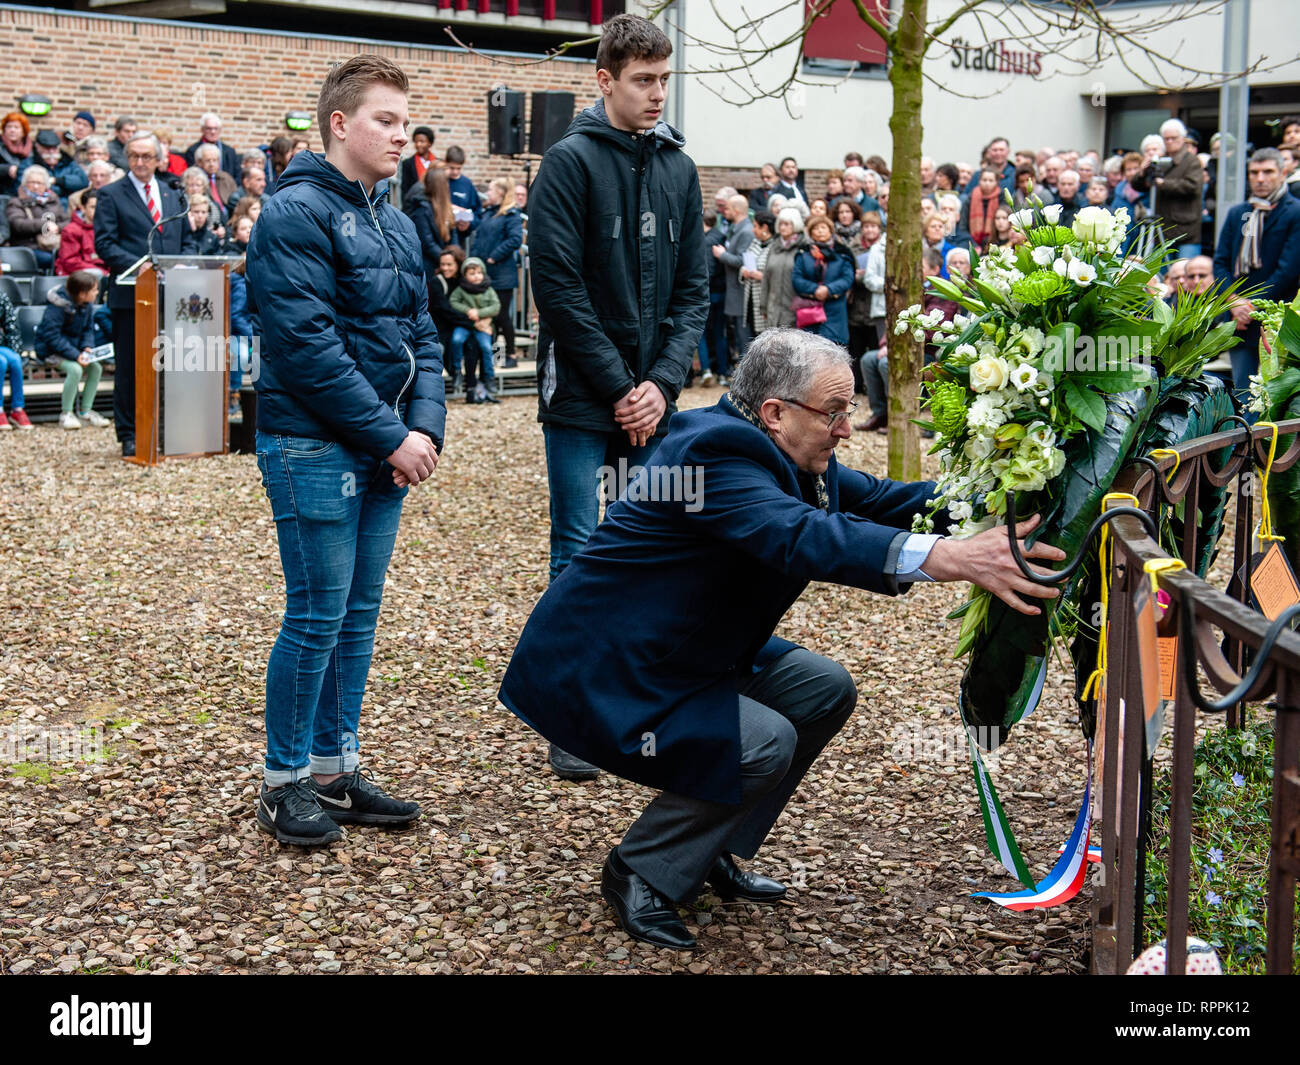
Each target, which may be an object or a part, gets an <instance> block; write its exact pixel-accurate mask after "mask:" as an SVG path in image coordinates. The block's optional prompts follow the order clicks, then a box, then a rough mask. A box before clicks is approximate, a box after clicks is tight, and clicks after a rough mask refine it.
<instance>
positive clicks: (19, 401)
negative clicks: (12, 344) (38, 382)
mask: <svg viewBox="0 0 1300 1065" xmlns="http://www.w3.org/2000/svg"><path fill="white" fill-rule="evenodd" d="M0 363H3V365H2V366H0V393H2V392H3V391H4V379H5V378H6V377H7V378H9V409H10V410H22V407H23V402H24V401H23V358H22V356H21V355H19V354H18V352H16V351H14V349H13V348H6V347H4V346H3V345H0Z"/></svg>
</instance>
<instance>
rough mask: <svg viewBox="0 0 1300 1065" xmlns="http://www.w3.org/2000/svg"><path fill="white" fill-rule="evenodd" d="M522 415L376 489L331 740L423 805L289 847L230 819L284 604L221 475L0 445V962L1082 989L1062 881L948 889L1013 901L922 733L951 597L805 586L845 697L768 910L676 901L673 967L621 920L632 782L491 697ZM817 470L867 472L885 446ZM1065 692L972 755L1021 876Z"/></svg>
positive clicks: (525, 605)
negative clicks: (790, 977)
mask: <svg viewBox="0 0 1300 1065" xmlns="http://www.w3.org/2000/svg"><path fill="white" fill-rule="evenodd" d="M719 395H720V392H719V391H718V390H716V389H712V390H708V391H705V390H703V389H698V388H697V389H695V390H693V391H689V392H687V393H685V394H684V401H683V406H686V407H690V406H699V405H701V404H703V403H706V402H713V401H715V400H716V399H717V397H718V396H719ZM535 403H536V401H535V400H534V399H531V398H509V399H506V400H504V401H503V402H502V404H501V405H500V407H496V408H490V407H468V406H465V405H463V404H459V403H457V404H454V405H453V406H452V409H451V411H450V417H449V423H450V424H449V436H450V439H451V444H450V445H449V446H448V448H447V451H446V453H445V454H444V456H443V458H442V461H441V464H440V466H439V469H438V472H437V474H436V475H435V477H434V480H433V481H432V482H431V483H430V484H429V485H427V486H425V487H423V488H421V489H419V490H417V491H415V492H412V493H411V495H410V497H409V498H408V501H407V505H406V513H405V515H404V517H403V521H402V527H401V532H400V535H399V537H398V544H397V549H396V552H395V554H394V557H393V564H392V569H391V570H390V573H389V581H388V587H387V590H386V594H385V598H384V608H383V612H382V614H381V617H380V625H379V633H378V638H377V640H376V646H375V658H374V664H373V667H372V669H371V674H370V685H369V690H368V697H367V703H366V706H365V708H364V711H363V714H362V736H361V744H362V747H363V749H364V762H365V764H366V765H367V766H368V767H369V768H370V769H371V770H372V771H373V772H374V773H375V775H376V777H377V778H378V779H379V780H380V782H381V783H383V784H385V785H386V786H388V787H389V788H390V789H391V790H393V791H395V792H397V793H399V794H401V795H402V796H404V797H411V798H417V799H418V800H419V801H420V802H421V803H422V804H423V806H424V810H425V816H424V817H423V818H422V819H421V820H420V821H419V822H417V824H416V826H414V827H413V828H412V829H410V830H408V831H404V832H383V831H379V830H374V829H356V828H353V829H351V830H347V834H346V838H345V839H344V840H343V841H342V842H341V843H339V844H336V845H334V846H333V847H331V848H328V849H326V850H323V851H315V852H309V851H306V850H303V849H300V848H292V847H288V848H286V847H281V846H280V845H278V844H277V843H275V842H274V841H273V840H272V839H271V838H270V837H269V836H267V835H265V834H264V833H262V832H260V831H258V829H257V827H256V824H255V820H254V817H253V811H254V802H255V796H256V793H257V787H258V783H259V780H260V763H261V757H262V749H263V734H262V733H263V722H262V699H263V680H264V675H265V674H264V671H265V665H266V657H267V654H268V651H269V649H270V646H271V643H272V641H273V640H274V637H275V633H276V631H277V629H278V623H279V617H280V613H281V611H282V609H283V591H282V588H283V584H282V577H281V572H280V566H279V558H278V553H277V550H276V544H275V533H274V528H273V525H272V522H271V516H270V509H269V506H268V504H267V502H266V500H265V497H264V495H263V493H262V489H261V485H260V482H259V475H258V472H257V467H256V463H255V461H254V460H253V458H252V457H251V456H229V457H225V458H219V459H210V460H206V461H199V462H177V463H173V464H170V465H167V466H164V467H162V468H159V469H156V470H152V471H141V470H139V469H137V468H135V467H133V466H128V465H127V464H125V463H123V462H121V461H120V459H118V458H117V457H116V453H115V451H114V450H113V449H112V442H111V432H110V431H109V430H85V431H82V432H79V433H65V432H62V431H61V430H59V429H56V428H52V427H48V428H47V427H41V428H38V429H37V430H36V431H35V432H31V433H17V432H15V433H10V434H5V436H4V438H3V439H0V513H4V514H5V515H6V516H7V521H6V522H5V523H4V524H3V526H0V552H3V554H2V556H0V557H3V558H4V560H5V561H4V564H3V566H2V567H0V597H2V600H3V602H4V603H5V605H6V606H7V607H8V609H7V610H6V611H5V612H4V614H3V615H0V738H2V739H4V740H5V742H6V750H5V754H4V764H3V765H2V766H0V826H2V832H0V971H8V972H15V973H18V972H78V971H87V970H89V971H101V970H103V971H120V972H136V971H150V972H180V971H188V972H243V971H253V972H271V971H295V972H340V971H343V972H375V971H381V972H401V971H404V972H448V971H454V972H542V971H552V970H575V971H584V972H586V971H591V972H628V971H643V972H645V971H651V972H676V971H690V972H694V973H701V972H893V973H906V972H953V971H956V972H983V973H989V972H997V973H1012V972H1014V973H1027V972H1049V973H1050V972H1060V973H1065V972H1080V971H1084V970H1085V968H1086V952H1087V932H1088V912H1089V902H1090V900H1091V892H1090V890H1089V889H1088V888H1085V890H1084V892H1083V893H1082V894H1081V895H1080V896H1079V897H1078V898H1077V899H1076V900H1075V901H1074V902H1072V903H1071V904H1069V905H1068V906H1066V907H1063V908H1060V909H1055V910H1049V911H1040V912H1037V913H1027V914H1016V913H1011V912H1008V911H1004V910H1001V909H1000V908H998V907H996V906H994V905H992V904H991V903H988V902H984V901H981V900H978V899H971V898H969V897H968V894H969V892H971V891H978V890H995V891H1011V890H1017V888H1018V885H1017V884H1016V882H1015V880H1014V879H1012V878H1011V877H1009V876H1007V875H1006V874H1005V873H1003V872H1001V871H1000V867H998V866H997V865H996V863H995V862H994V861H993V860H992V859H991V858H990V857H989V855H988V851H987V847H986V845H985V843H984V839H983V828H982V824H981V820H980V814H979V805H978V801H977V799H976V796H975V793H974V791H973V788H972V785H971V774H970V769H969V765H968V762H967V758H966V754H965V747H964V740H963V738H962V735H961V732H960V729H959V725H958V719H957V717H956V716H955V693H956V690H957V683H958V679H959V676H960V669H959V667H958V665H957V664H956V663H954V662H953V661H952V659H951V648H952V646H953V642H954V638H955V634H956V623H955V622H948V621H945V620H943V618H944V615H945V614H946V613H947V612H948V611H949V610H950V609H951V608H952V607H953V606H955V605H956V604H957V603H958V602H959V600H960V597H961V595H962V594H963V593H962V591H961V589H960V588H958V587H954V586H944V587H938V586H936V587H918V588H916V589H914V590H913V591H912V592H911V594H909V595H907V596H904V597H901V598H899V599H888V598H883V597H878V596H872V595H869V594H868V593H866V592H861V591H857V590H853V589H847V588H839V587H834V586H830V585H817V586H814V587H812V588H810V589H809V591H808V592H807V593H806V594H805V595H804V597H803V598H802V599H801V600H800V602H799V603H797V604H796V606H795V607H794V609H793V610H792V611H791V612H790V614H789V615H788V616H787V618H786V619H785V621H784V622H783V624H782V626H781V628H780V630H779V632H780V634H781V635H784V636H786V637H789V638H791V639H794V640H797V641H799V642H801V643H803V644H805V645H806V646H808V647H809V648H811V649H813V650H815V651H818V652H820V653H823V654H827V655H830V656H832V657H834V658H836V659H838V660H839V661H841V662H843V663H844V664H845V665H846V666H847V667H848V668H849V669H850V670H851V671H852V673H853V674H854V676H855V677H856V678H857V680H858V684H859V688H860V690H861V699H860V701H859V705H858V710H857V712H856V714H855V715H854V717H853V718H852V720H851V721H850V722H849V724H848V726H847V727H846V728H845V729H844V731H843V732H842V733H841V734H840V736H839V737H838V738H837V739H836V741H834V742H833V743H832V745H831V746H830V747H829V748H828V749H827V750H826V752H825V753H824V754H823V756H822V758H821V759H820V760H819V761H818V762H817V763H816V764H815V765H814V767H813V770H812V772H811V773H810V774H809V776H808V778H807V779H806V780H805V782H804V785H803V787H802V788H801V789H800V791H799V792H798V793H797V794H796V796H795V799H794V801H793V802H792V803H791V804H790V805H789V806H788V807H787V809H786V812H785V814H784V815H783V817H782V819H781V820H780V821H779V822H778V824H777V826H776V828H775V829H774V831H773V834H772V836H771V837H770V838H769V840H768V842H767V845H766V846H765V847H764V849H763V850H762V851H761V852H760V855H759V857H758V859H756V860H755V863H754V865H755V868H758V869H760V870H761V871H763V872H765V873H769V874H771V875H775V876H777V877H779V878H782V879H784V880H785V881H786V882H788V883H789V884H790V885H791V888H792V890H791V893H790V896H789V898H788V900H787V902H786V903H784V904H783V905H780V906H776V907H759V906H753V905H749V904H744V903H728V904H724V903H722V902H720V901H719V900H718V898H717V897H716V896H713V895H711V894H710V895H704V896H702V897H701V898H700V899H699V900H698V902H697V904H696V909H695V912H694V913H692V914H690V915H689V916H688V917H687V925H688V927H689V928H690V929H691V931H692V932H693V933H694V934H696V935H697V936H698V937H699V940H700V948H701V949H700V950H698V951H697V952H695V953H693V954H690V953H680V954H679V953H675V952H672V951H667V950H658V949H655V948H651V947H648V946H645V945H643V944H639V943H636V942H634V941H632V940H630V939H629V938H628V937H627V936H626V935H624V934H623V932H622V931H620V930H619V928H618V927H617V925H616V923H615V921H614V918H613V915H612V913H611V911H610V910H609V908H608V907H607V906H606V904H605V903H604V901H603V900H602V899H601V897H600V892H599V876H600V867H601V863H602V861H603V860H604V858H605V855H606V852H607V851H608V849H609V847H610V846H612V845H613V844H614V843H616V842H617V840H618V838H619V836H620V834H621V832H622V831H623V830H624V829H625V828H626V827H627V825H628V824H629V823H630V822H631V821H632V820H633V819H634V818H635V817H636V815H637V814H638V813H639V811H640V809H641V808H642V807H643V806H644V804H645V802H646V801H647V799H648V797H649V795H650V792H649V791H647V790H646V789H644V788H641V787H639V786H637V785H633V784H629V783H626V782H624V781H621V780H617V779H615V778H613V777H610V776H609V775H604V776H602V777H601V778H600V779H599V780H598V781H596V782H595V783H591V784H569V783H562V782H560V781H558V780H556V779H555V778H554V777H552V776H551V775H550V774H549V772H547V771H546V770H545V769H544V755H545V745H544V743H543V742H542V741H540V740H539V738H538V737H537V736H536V735H535V734H533V733H532V732H530V731H529V730H528V729H527V728H525V727H524V726H523V725H522V724H521V723H520V722H519V721H517V720H516V719H515V718H514V717H513V716H512V715H510V714H509V713H507V712H506V711H505V710H504V709H503V708H502V707H501V706H500V705H499V704H498V703H497V702H496V698H495V692H496V688H497V685H498V683H499V681H500V677H501V674H502V672H503V671H504V668H505V665H506V663H507V661H508V660H509V657H510V653H511V649H512V647H513V644H514V641H515V638H516V636H517V634H518V633H519V631H520V630H521V629H522V627H523V624H524V621H525V619H526V618H527V616H528V612H529V610H530V609H531V607H532V605H533V604H534V602H535V601H536V600H537V598H538V597H539V596H540V595H541V593H542V591H543V589H544V587H545V583H546V553H547V517H546V514H547V510H546V498H547V497H546V478H545V464H544V459H543V454H542V446H541V433H540V430H539V428H538V426H537V424H536V421H535V410H536V406H535ZM840 457H841V461H843V462H845V463H847V464H848V465H851V466H856V467H859V468H861V469H864V470H868V471H872V472H876V473H883V472H884V469H885V439H884V437H882V436H876V435H874V434H873V435H871V436H869V437H868V436H865V435H864V434H860V433H859V434H856V435H855V437H854V439H853V440H851V441H850V442H849V443H848V444H846V445H842V446H841V449H840ZM1069 691H1070V689H1069V686H1068V685H1066V684H1065V683H1064V682H1063V677H1062V675H1061V674H1060V673H1059V671H1056V672H1054V673H1053V676H1052V677H1051V679H1050V680H1049V685H1048V691H1047V694H1046V696H1045V698H1044V701H1043V706H1042V707H1041V708H1040V709H1039V710H1038V712H1037V713H1035V714H1034V716H1033V717H1032V718H1030V719H1029V720H1028V721H1027V722H1025V723H1024V724H1023V725H1022V726H1021V727H1020V728H1019V730H1018V732H1017V733H1016V734H1015V736H1014V739H1013V742H1011V743H1010V744H1009V745H1008V746H1007V747H1006V748H1004V750H1003V751H1002V752H1000V753H999V754H998V755H997V756H996V757H995V758H993V759H992V760H991V765H990V768H991V769H992V771H993V775H994V780H995V783H996V784H997V786H998V788H999V791H1000V793H1001V796H1002V798H1003V801H1004V803H1005V805H1006V807H1007V810H1008V814H1009V816H1010V817H1011V819H1012V822H1013V825H1014V827H1015V829H1016V832H1017V834H1018V836H1019V839H1020V843H1021V846H1022V848H1023V849H1024V852H1025V855H1026V859H1027V861H1028V862H1029V865H1030V868H1031V870H1032V871H1033V872H1034V873H1035V875H1036V876H1041V875H1043V874H1045V873H1046V871H1047V870H1048V869H1049V868H1050V866H1051V864H1052V862H1053V861H1054V860H1055V849H1056V847H1057V846H1058V845H1059V844H1060V843H1061V842H1062V841H1063V840H1064V839H1065V837H1066V835H1067V834H1068V832H1069V829H1070V826H1071V824H1072V821H1073V818H1074V814H1075V812H1076V810H1077V803H1078V802H1079V799H1080V796H1081V794H1082V790H1083V774H1084V759H1085V746H1084V742H1083V740H1082V738H1081V737H1080V735H1079V732H1078V729H1077V728H1076V727H1075V725H1074V724H1073V722H1072V718H1071V713H1070V710H1069V707H1068V704H1067V698H1068V695H1069Z"/></svg>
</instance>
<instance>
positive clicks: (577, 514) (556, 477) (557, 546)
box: [542, 422, 659, 581]
mask: <svg viewBox="0 0 1300 1065" xmlns="http://www.w3.org/2000/svg"><path fill="white" fill-rule="evenodd" d="M542 435H543V437H544V438H545V440H546V476H547V480H548V481H549V482H550V488H551V580H552V581H554V580H555V578H556V577H558V576H559V575H560V574H561V573H562V572H563V571H564V567H565V566H567V565H568V564H569V559H571V558H573V556H574V555H576V554H577V553H578V552H579V551H581V550H582V549H583V548H584V547H585V546H586V545H587V541H588V540H589V539H590V538H591V534H592V533H593V532H595V531H596V525H597V524H598V523H599V521H600V496H599V494H598V493H599V491H600V467H601V466H602V465H606V466H611V467H613V468H614V469H617V468H618V460H619V459H620V458H626V459H627V465H628V468H629V469H630V468H631V467H632V466H637V465H641V466H644V465H645V464H646V462H648V461H649V459H650V456H651V455H653V454H654V452H655V449H656V448H657V447H658V446H659V441H658V440H657V439H652V440H651V441H650V443H648V444H646V446H645V447H633V446H632V442H631V441H630V440H629V439H628V436H627V433H624V432H622V431H619V432H613V433H599V432H595V431H594V430H591V429H575V428H574V427H573V426H571V425H554V424H552V423H551V422H544V423H542Z"/></svg>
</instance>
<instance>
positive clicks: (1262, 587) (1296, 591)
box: [1244, 541, 1300, 621]
mask: <svg viewBox="0 0 1300 1065" xmlns="http://www.w3.org/2000/svg"><path fill="white" fill-rule="evenodd" d="M1244 583H1245V585H1246V587H1247V588H1249V589H1250V597H1251V599H1252V600H1254V603H1255V607H1256V609H1258V610H1259V612H1260V613H1261V614H1263V615H1264V616H1265V617H1266V618H1268V620H1269V621H1273V620H1275V619H1276V618H1277V617H1278V616H1279V615H1280V614H1281V613H1282V611H1284V610H1286V608H1287V607H1289V606H1291V605H1292V604H1294V603H1300V584H1297V583H1296V578H1295V574H1294V573H1292V572H1291V563H1289V562H1288V561H1287V558H1286V555H1284V554H1282V547H1281V545H1280V544H1278V543H1277V542H1276V541H1274V542H1273V543H1271V544H1269V545H1268V549H1267V550H1265V551H1261V552H1259V553H1258V554H1256V555H1253V556H1251V559H1250V571H1249V574H1248V579H1247V580H1246V581H1245V582H1244Z"/></svg>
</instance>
